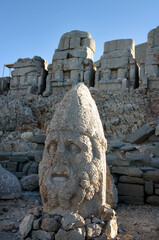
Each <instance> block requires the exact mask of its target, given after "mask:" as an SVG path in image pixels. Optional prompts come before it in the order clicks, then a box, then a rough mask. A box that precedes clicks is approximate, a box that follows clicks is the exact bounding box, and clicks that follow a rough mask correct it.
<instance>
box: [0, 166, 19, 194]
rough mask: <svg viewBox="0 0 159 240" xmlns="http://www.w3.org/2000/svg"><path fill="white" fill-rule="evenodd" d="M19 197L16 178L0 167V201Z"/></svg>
mask: <svg viewBox="0 0 159 240" xmlns="http://www.w3.org/2000/svg"><path fill="white" fill-rule="evenodd" d="M19 197H21V185H20V182H19V180H18V179H17V177H16V176H14V175H13V174H12V173H10V172H9V171H7V170H5V169H4V168H2V167H1V165H0V199H15V198H19Z"/></svg>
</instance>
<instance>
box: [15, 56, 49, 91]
mask: <svg viewBox="0 0 159 240" xmlns="http://www.w3.org/2000/svg"><path fill="white" fill-rule="evenodd" d="M46 65H47V63H46V61H45V60H44V59H42V58H41V57H38V56H35V57H33V59H30V58H23V59H22V58H19V59H18V60H17V62H15V63H14V71H12V72H11V74H12V81H11V85H10V93H11V94H15V95H17V94H20V93H21V94H42V93H43V91H44V90H45V87H46V75H47V71H46V67H47V66H46Z"/></svg>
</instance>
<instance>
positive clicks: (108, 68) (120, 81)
mask: <svg viewBox="0 0 159 240" xmlns="http://www.w3.org/2000/svg"><path fill="white" fill-rule="evenodd" d="M95 65H96V68H97V70H96V76H95V86H96V87H97V88H99V89H110V90H115V89H121V88H136V87H138V85H139V83H138V67H137V64H136V60H135V43H134V41H133V40H132V39H119V40H113V41H109V42H105V43H104V53H103V55H102V56H101V58H100V60H99V61H97V62H96V63H95Z"/></svg>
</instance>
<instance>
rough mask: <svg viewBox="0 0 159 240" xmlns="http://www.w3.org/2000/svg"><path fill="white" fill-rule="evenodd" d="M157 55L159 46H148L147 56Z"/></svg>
mask: <svg viewBox="0 0 159 240" xmlns="http://www.w3.org/2000/svg"><path fill="white" fill-rule="evenodd" d="M155 54H156V55H159V46H156V47H151V46H148V47H147V50H146V55H148V56H149V55H155ZM145 58H146V57H145Z"/></svg>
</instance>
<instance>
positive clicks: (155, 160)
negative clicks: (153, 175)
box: [151, 158, 159, 168]
mask: <svg viewBox="0 0 159 240" xmlns="http://www.w3.org/2000/svg"><path fill="white" fill-rule="evenodd" d="M151 166H152V167H155V168H159V158H152V160H151Z"/></svg>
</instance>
